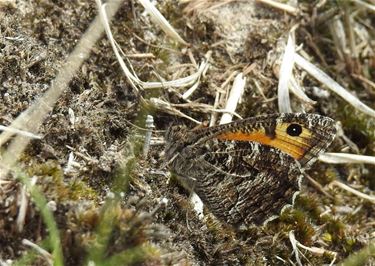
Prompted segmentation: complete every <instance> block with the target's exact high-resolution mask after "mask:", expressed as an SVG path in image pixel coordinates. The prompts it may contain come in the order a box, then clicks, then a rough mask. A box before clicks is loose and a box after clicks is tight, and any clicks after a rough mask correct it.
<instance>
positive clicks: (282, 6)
mask: <svg viewBox="0 0 375 266" xmlns="http://www.w3.org/2000/svg"><path fill="white" fill-rule="evenodd" d="M257 1H258V2H260V3H263V4H266V5H269V6H272V7H274V8H277V9H280V10H282V11H285V12H288V13H289V14H291V15H293V16H296V15H297V14H298V9H297V8H295V7H292V6H290V5H287V4H283V3H279V2H276V1H274V0H257Z"/></svg>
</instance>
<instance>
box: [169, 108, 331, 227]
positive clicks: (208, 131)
mask: <svg viewBox="0 0 375 266" xmlns="http://www.w3.org/2000/svg"><path fill="white" fill-rule="evenodd" d="M335 135H336V127H335V122H334V120H332V119H331V118H328V117H324V116H321V115H318V114H302V113H282V114H273V115H262V116H257V117H251V118H247V119H243V120H238V121H235V122H232V123H228V124H224V125H219V126H213V127H208V128H200V129H196V130H188V129H187V128H186V127H183V126H174V127H171V128H170V129H169V130H168V131H167V134H166V148H165V157H166V161H167V162H168V167H169V169H170V170H171V172H173V173H174V174H176V175H177V176H178V178H179V180H180V181H181V182H182V184H183V185H184V186H185V187H187V188H188V189H189V190H191V191H194V192H195V193H196V194H197V195H198V196H199V197H200V199H201V200H202V201H203V203H204V204H205V206H206V207H207V208H208V209H209V211H210V212H212V213H213V214H214V215H215V216H216V217H217V218H219V220H221V221H224V222H226V223H227V224H230V225H233V226H240V225H252V224H255V225H260V224H263V223H264V222H265V221H267V220H268V219H270V218H271V217H274V216H275V215H278V214H279V213H280V211H281V209H282V208H283V207H284V206H285V205H287V204H289V203H291V202H292V199H293V197H294V195H295V194H296V193H297V192H298V191H299V190H300V180H301V178H302V174H303V171H304V170H305V169H307V168H309V167H310V166H311V165H312V164H313V163H314V161H315V160H316V159H317V157H318V155H319V154H320V153H322V152H324V151H325V150H326V149H327V148H328V146H329V145H330V144H331V142H332V141H333V139H334V137H335Z"/></svg>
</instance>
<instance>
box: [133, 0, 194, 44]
mask: <svg viewBox="0 0 375 266" xmlns="http://www.w3.org/2000/svg"><path fill="white" fill-rule="evenodd" d="M138 1H139V2H140V3H141V4H142V5H143V7H144V8H145V9H146V11H147V12H148V13H149V14H150V16H151V19H152V20H153V21H154V22H155V23H156V24H157V25H159V26H160V28H161V29H162V30H163V31H164V32H165V34H167V35H168V36H169V37H171V38H172V39H173V40H175V41H177V42H179V43H181V44H183V45H188V43H187V42H185V41H184V39H182V38H181V36H180V35H179V34H178V33H177V31H176V30H175V29H174V28H173V27H172V26H171V24H169V22H168V21H167V20H166V19H165V17H164V16H163V15H162V14H161V13H160V12H159V10H157V8H156V7H155V6H154V5H153V4H151V3H150V1H149V0H138Z"/></svg>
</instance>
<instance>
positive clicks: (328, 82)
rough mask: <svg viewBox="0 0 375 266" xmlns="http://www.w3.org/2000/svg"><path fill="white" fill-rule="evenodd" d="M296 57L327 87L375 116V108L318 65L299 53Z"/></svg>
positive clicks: (303, 67) (307, 70) (355, 106)
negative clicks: (366, 103) (362, 100)
mask: <svg viewBox="0 0 375 266" xmlns="http://www.w3.org/2000/svg"><path fill="white" fill-rule="evenodd" d="M294 59H295V62H296V64H298V65H299V66H300V67H301V68H302V69H304V70H305V71H306V72H308V73H309V74H310V75H311V76H313V77H314V78H316V79H317V80H318V81H320V82H321V83H323V84H324V85H325V86H327V88H329V89H330V90H332V91H333V92H335V93H337V94H338V95H339V96H341V97H342V98H343V99H344V100H345V101H347V102H348V103H349V104H351V105H352V106H354V108H356V109H358V110H359V111H361V112H363V113H365V114H368V115H370V116H373V117H375V110H373V109H371V108H370V107H368V106H367V105H365V104H364V103H363V102H361V101H360V100H359V99H358V98H357V97H355V96H354V95H353V94H351V93H350V92H348V91H347V90H346V89H345V88H343V87H342V86H341V85H340V84H338V83H337V82H336V81H334V80H333V79H332V78H331V77H329V76H328V75H327V74H326V73H324V72H323V71H322V70H320V69H319V68H318V67H316V66H314V65H313V64H311V63H310V62H309V61H307V60H306V59H305V58H303V57H302V56H300V55H299V54H295V58H294Z"/></svg>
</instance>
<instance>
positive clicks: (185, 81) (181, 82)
mask: <svg viewBox="0 0 375 266" xmlns="http://www.w3.org/2000/svg"><path fill="white" fill-rule="evenodd" d="M96 3H97V5H98V7H99V14H100V16H101V19H102V22H103V26H104V29H105V32H106V34H107V37H108V40H109V41H110V43H111V46H112V49H113V52H114V53H115V55H116V58H117V60H118V62H119V64H120V66H121V68H122V71H123V72H124V74H125V76H126V77H127V79H128V81H129V82H130V84H131V85H132V87H133V88H134V89H135V90H136V91H138V90H139V88H138V86H141V87H142V88H143V89H157V88H164V87H186V86H189V85H192V84H194V83H195V82H197V81H198V80H199V78H200V77H201V75H202V73H204V72H205V71H206V70H207V68H208V66H209V65H208V60H203V61H202V63H201V64H200V66H199V68H198V70H197V72H195V73H194V74H192V75H190V76H187V77H184V78H180V79H176V80H171V81H161V82H144V81H142V80H140V79H139V78H138V76H137V75H136V74H135V73H132V71H130V69H129V67H128V66H127V65H126V63H125V62H124V60H123V59H122V57H121V54H120V51H119V48H118V46H117V45H116V42H115V39H114V38H113V35H112V31H111V28H110V27H109V23H108V18H107V14H106V11H105V9H106V4H104V5H103V4H102V3H101V1H100V0H96Z"/></svg>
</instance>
